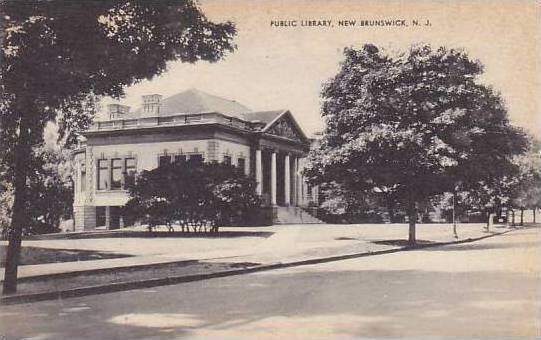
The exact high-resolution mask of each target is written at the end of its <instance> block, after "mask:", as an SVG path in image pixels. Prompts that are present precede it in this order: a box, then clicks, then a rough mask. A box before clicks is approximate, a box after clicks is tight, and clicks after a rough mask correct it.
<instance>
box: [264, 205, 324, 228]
mask: <svg viewBox="0 0 541 340" xmlns="http://www.w3.org/2000/svg"><path fill="white" fill-rule="evenodd" d="M319 223H323V222H322V221H321V220H319V219H317V218H316V217H314V216H312V215H311V214H310V213H308V212H307V211H306V210H303V209H302V208H300V207H276V216H275V218H274V224H319Z"/></svg>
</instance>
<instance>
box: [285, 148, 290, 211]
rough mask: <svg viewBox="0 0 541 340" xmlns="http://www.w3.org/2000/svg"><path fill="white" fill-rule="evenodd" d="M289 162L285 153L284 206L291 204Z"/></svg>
mask: <svg viewBox="0 0 541 340" xmlns="http://www.w3.org/2000/svg"><path fill="white" fill-rule="evenodd" d="M290 169H291V168H290V164H289V154H286V156H285V158H284V201H285V202H284V204H285V205H286V206H288V205H290V204H291V172H290Z"/></svg>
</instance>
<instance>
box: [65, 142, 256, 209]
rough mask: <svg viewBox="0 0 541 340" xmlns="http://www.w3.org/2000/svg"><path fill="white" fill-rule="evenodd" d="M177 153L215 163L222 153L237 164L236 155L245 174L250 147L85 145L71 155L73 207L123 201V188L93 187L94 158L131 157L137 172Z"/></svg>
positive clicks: (95, 175)
mask: <svg viewBox="0 0 541 340" xmlns="http://www.w3.org/2000/svg"><path fill="white" fill-rule="evenodd" d="M178 154H184V155H187V156H188V157H189V155H192V154H202V155H203V158H204V159H205V161H218V162H223V161H224V156H230V157H231V162H232V164H233V165H237V164H238V159H239V158H244V159H245V170H244V171H245V173H247V174H248V173H249V171H250V169H249V164H250V147H249V146H248V145H243V144H238V143H234V142H230V141H223V140H218V139H209V140H185V141H175V142H154V143H145V144H135V143H134V144H116V145H97V146H89V147H87V150H86V153H79V154H76V155H75V157H74V169H75V197H74V206H75V207H79V206H87V205H91V206H121V205H124V204H125V203H126V202H127V200H128V195H127V192H126V191H125V190H118V189H117V190H97V184H96V183H97V181H98V171H97V164H98V160H100V159H113V158H120V159H125V158H135V162H136V169H137V172H141V171H143V170H151V169H154V168H156V167H157V166H158V160H159V157H160V156H162V155H171V156H174V155H178ZM83 166H84V167H85V170H86V174H85V177H86V182H85V184H84V187H86V190H85V191H84V192H83V191H82V190H81V189H82V186H83V184H82V178H83V177H82V176H81V171H82V168H83Z"/></svg>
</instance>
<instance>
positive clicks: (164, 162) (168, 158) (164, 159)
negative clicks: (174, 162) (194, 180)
mask: <svg viewBox="0 0 541 340" xmlns="http://www.w3.org/2000/svg"><path fill="white" fill-rule="evenodd" d="M170 163H171V155H163V156H160V158H159V163H158V166H164V165H167V164H170Z"/></svg>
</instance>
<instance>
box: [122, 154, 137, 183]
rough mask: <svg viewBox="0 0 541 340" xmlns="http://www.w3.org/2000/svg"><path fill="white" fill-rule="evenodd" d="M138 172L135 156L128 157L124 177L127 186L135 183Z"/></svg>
mask: <svg viewBox="0 0 541 340" xmlns="http://www.w3.org/2000/svg"><path fill="white" fill-rule="evenodd" d="M136 172H137V168H136V166H135V158H126V173H125V177H124V187H125V188H126V187H127V186H129V185H132V184H133V183H134V181H135V173H136Z"/></svg>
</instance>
